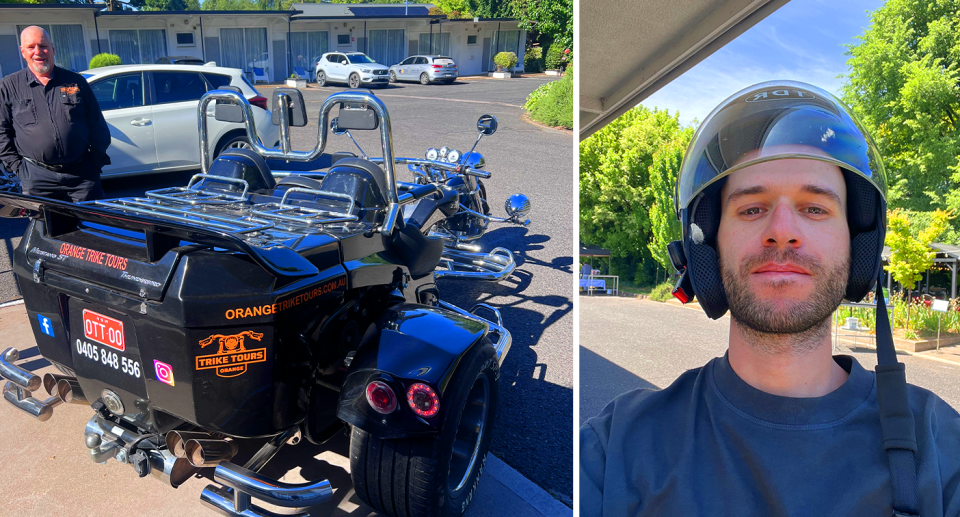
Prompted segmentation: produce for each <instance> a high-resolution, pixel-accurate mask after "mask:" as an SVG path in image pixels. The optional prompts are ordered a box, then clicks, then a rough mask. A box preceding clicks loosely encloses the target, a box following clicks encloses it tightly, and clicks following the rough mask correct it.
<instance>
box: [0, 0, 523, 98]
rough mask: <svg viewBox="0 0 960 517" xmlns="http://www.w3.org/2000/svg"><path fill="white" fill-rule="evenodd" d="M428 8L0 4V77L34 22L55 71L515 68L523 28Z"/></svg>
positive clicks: (282, 73)
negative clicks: (188, 61)
mask: <svg viewBox="0 0 960 517" xmlns="http://www.w3.org/2000/svg"><path fill="white" fill-rule="evenodd" d="M430 7H432V6H431V5H429V4H416V5H409V6H405V5H402V4H293V5H292V6H291V8H290V10H288V11H102V10H101V8H102V6H97V5H89V4H0V48H6V49H8V50H7V51H0V76H5V75H8V74H11V73H13V72H16V71H17V70H20V69H22V68H24V67H25V66H26V64H25V63H24V61H23V59H22V58H21V57H20V52H19V50H18V47H19V44H20V42H19V34H20V31H21V30H23V29H24V28H25V27H27V26H29V25H39V26H41V27H43V28H45V29H46V30H47V32H49V33H50V35H51V37H52V38H53V44H54V46H55V47H56V49H57V55H56V63H57V66H60V67H63V68H67V69H69V70H73V71H76V72H79V71H81V70H86V69H87V67H88V65H89V63H90V59H91V58H92V57H93V56H95V55H97V54H99V53H102V52H109V53H111V54H116V55H118V56H120V59H121V60H122V62H123V64H139V63H144V64H149V63H154V62H156V60H157V59H158V58H160V57H163V56H190V57H196V58H199V59H202V60H203V61H204V62H211V61H212V62H215V63H216V64H217V65H218V66H226V67H231V68H240V69H242V70H244V71H245V72H247V74H248V78H249V79H251V81H252V80H253V75H252V74H253V68H254V67H257V68H262V69H264V70H265V72H266V75H267V77H269V79H270V81H272V82H279V81H283V80H284V79H286V78H288V77H290V74H291V73H293V71H294V69H295V68H302V69H304V70H305V71H307V72H308V73H309V74H310V78H311V80H312V79H313V71H314V64H315V63H316V61H317V58H319V56H320V55H322V54H324V53H325V52H358V51H359V52H364V53H366V54H367V55H369V56H370V57H371V58H373V59H374V60H376V61H377V62H378V63H381V64H384V65H387V66H390V65H395V64H397V63H399V62H400V61H402V60H403V59H405V58H406V57H407V56H410V55H413V54H436V55H445V56H450V57H452V58H453V59H454V61H456V63H457V66H458V68H459V73H460V75H461V76H468V75H485V74H487V73H488V72H490V71H493V70H495V68H496V67H495V66H494V64H493V56H494V55H496V54H497V53H498V52H515V53H516V54H517V58H518V61H519V62H518V64H517V67H516V71H518V72H522V71H523V51H524V43H525V42H526V31H523V30H520V29H519V27H518V22H517V20H514V19H507V18H497V19H488V18H473V19H465V20H450V19H447V18H446V17H444V16H435V15H430V14H428V11H429V8H430Z"/></svg>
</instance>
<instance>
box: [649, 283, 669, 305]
mask: <svg viewBox="0 0 960 517" xmlns="http://www.w3.org/2000/svg"><path fill="white" fill-rule="evenodd" d="M670 298H673V283H671V282H664V283H662V284H660V285H658V286H656V287H654V288H653V291H651V292H650V299H651V300H653V301H655V302H665V301H667V300H669V299H670Z"/></svg>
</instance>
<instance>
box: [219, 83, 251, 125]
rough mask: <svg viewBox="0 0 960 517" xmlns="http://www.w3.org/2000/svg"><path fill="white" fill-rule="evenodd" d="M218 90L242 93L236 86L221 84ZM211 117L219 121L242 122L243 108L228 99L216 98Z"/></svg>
mask: <svg viewBox="0 0 960 517" xmlns="http://www.w3.org/2000/svg"><path fill="white" fill-rule="evenodd" d="M217 89H218V90H228V91H232V92H237V93H239V94H241V95H243V91H242V90H240V88H239V87H237V86H221V87H219V88H217ZM213 118H215V119H216V120H218V121H220V122H234V123H242V122H243V120H244V116H243V108H241V107H240V105H239V104H233V103H232V102H230V101H221V100H218V101H217V104H216V106H214V112H213Z"/></svg>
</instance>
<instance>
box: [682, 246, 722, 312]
mask: <svg viewBox="0 0 960 517" xmlns="http://www.w3.org/2000/svg"><path fill="white" fill-rule="evenodd" d="M690 251H691V253H690V256H691V257H692V258H693V267H692V268H691V269H690V270H691V272H693V277H692V280H693V292H694V293H695V294H696V296H697V300H698V301H699V302H700V307H702V308H703V312H705V313H706V314H707V316H708V317H710V318H711V319H717V318H719V317H721V316H723V315H724V314H725V313H726V312H727V294H726V291H724V289H723V279H722V278H721V277H720V263H719V261H718V260H717V252H716V251H715V250H714V249H713V248H711V247H710V246H707V245H706V244H696V243H692V242H691V243H690Z"/></svg>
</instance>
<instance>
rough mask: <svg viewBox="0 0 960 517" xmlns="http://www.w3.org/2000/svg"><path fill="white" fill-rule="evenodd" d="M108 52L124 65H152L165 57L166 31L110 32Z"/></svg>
mask: <svg viewBox="0 0 960 517" xmlns="http://www.w3.org/2000/svg"><path fill="white" fill-rule="evenodd" d="M110 50H111V51H112V52H113V53H114V54H116V55H118V56H120V62H121V63H123V64H125V65H138V64H144V63H145V64H153V63H156V62H157V59H159V58H161V57H163V56H166V55H167V31H166V30H165V29H155V30H143V31H137V30H132V31H110Z"/></svg>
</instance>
